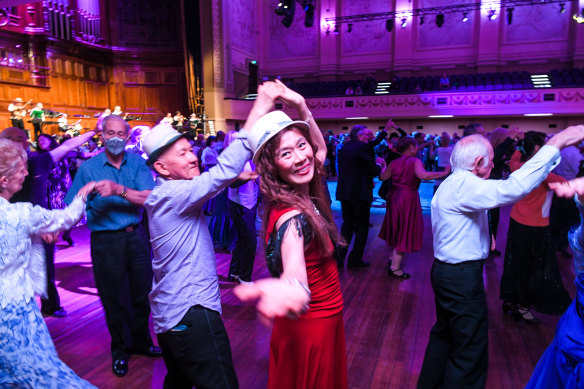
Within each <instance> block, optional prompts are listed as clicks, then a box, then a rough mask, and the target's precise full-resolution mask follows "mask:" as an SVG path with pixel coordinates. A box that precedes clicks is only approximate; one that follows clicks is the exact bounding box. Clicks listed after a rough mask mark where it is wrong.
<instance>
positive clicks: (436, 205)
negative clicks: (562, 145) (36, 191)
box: [432, 146, 560, 264]
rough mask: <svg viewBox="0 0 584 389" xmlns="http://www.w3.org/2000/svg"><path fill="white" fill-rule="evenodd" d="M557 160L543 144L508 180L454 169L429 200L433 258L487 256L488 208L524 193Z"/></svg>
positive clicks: (448, 260)
mask: <svg viewBox="0 0 584 389" xmlns="http://www.w3.org/2000/svg"><path fill="white" fill-rule="evenodd" d="M559 161H560V151H559V150H558V149H557V148H556V147H553V146H544V147H542V148H541V150H540V151H539V152H538V153H537V154H536V155H534V156H533V157H532V158H531V159H530V160H529V161H527V162H526V163H525V164H524V165H523V166H522V167H521V168H520V169H519V170H516V171H515V172H513V174H511V175H510V176H509V178H508V179H507V180H483V179H481V178H479V177H477V176H476V175H474V174H473V173H471V172H470V171H468V170H460V169H457V170H455V171H454V173H453V174H451V175H450V176H449V177H448V178H447V179H446V180H444V182H443V183H442V185H440V186H439V187H438V190H437V191H436V194H435V195H434V198H433V199H432V234H433V235H434V257H436V259H438V260H440V261H442V262H446V263H451V264H457V263H461V262H465V261H475V260H481V259H485V258H487V256H488V254H489V247H490V244H491V239H490V236H489V223H488V217H487V210H489V209H492V208H496V207H500V206H504V205H508V204H512V203H514V202H516V201H518V200H520V199H521V198H523V197H524V196H526V195H527V194H528V193H529V192H531V191H532V190H533V189H535V188H536V187H537V186H538V185H539V184H540V183H541V182H542V181H543V180H544V179H545V178H546V177H547V175H548V174H549V172H550V171H551V170H552V169H553V168H554V167H555V166H556V165H557V164H558V163H559Z"/></svg>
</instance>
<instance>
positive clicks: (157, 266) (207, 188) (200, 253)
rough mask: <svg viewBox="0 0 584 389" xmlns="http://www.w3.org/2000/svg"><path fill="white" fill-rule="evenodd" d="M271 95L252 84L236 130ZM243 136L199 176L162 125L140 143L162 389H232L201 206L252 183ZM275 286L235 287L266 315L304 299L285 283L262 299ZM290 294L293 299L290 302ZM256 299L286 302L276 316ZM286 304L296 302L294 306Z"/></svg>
mask: <svg viewBox="0 0 584 389" xmlns="http://www.w3.org/2000/svg"><path fill="white" fill-rule="evenodd" d="M277 91H278V87H277V86H276V84H275V83H273V82H268V83H264V84H263V85H262V86H260V88H259V89H258V98H257V99H256V101H255V103H254V106H253V108H252V111H251V112H250V114H249V116H248V119H247V121H246V124H245V126H244V128H251V127H252V126H253V124H254V123H255V122H256V121H257V119H259V118H260V117H261V116H263V115H264V114H266V113H268V112H269V111H270V110H271V108H272V107H273V105H274V100H275V98H277ZM248 135H250V134H248V132H247V131H245V130H242V131H240V134H239V137H238V139H236V140H235V141H234V142H232V143H231V144H230V145H229V147H227V148H226V149H225V150H224V151H223V152H222V153H221V155H220V156H219V158H218V159H217V165H216V166H215V167H213V168H211V169H209V171H207V172H204V173H201V172H200V170H199V165H198V160H197V157H196V156H195V154H193V150H192V147H191V145H190V143H189V142H188V141H187V140H186V139H185V138H183V137H182V135H181V134H180V133H178V132H177V131H175V130H174V129H173V128H172V127H170V126H167V125H164V124H162V125H158V126H156V127H154V128H153V129H152V131H151V132H150V134H149V135H148V136H147V137H146V138H145V140H144V143H143V146H144V149H145V151H146V152H147V153H148V155H149V159H148V164H149V165H150V166H151V167H152V168H153V169H154V170H155V171H156V172H157V173H158V174H159V177H158V178H157V180H156V186H155V188H154V189H153V190H152V193H151V194H150V196H149V197H148V198H147V200H146V202H145V203H144V207H145V208H146V211H147V213H148V219H149V228H150V236H151V244H152V250H153V256H154V258H153V261H152V269H153V273H154V280H153V285H152V292H151V293H150V304H151V308H152V319H153V322H154V331H155V332H156V334H157V336H158V341H159V344H160V346H161V347H162V353H163V358H164V362H165V364H166V367H167V370H168V374H167V375H166V377H165V380H164V387H165V388H167V387H168V388H170V387H172V388H174V387H192V386H196V387H197V388H198V389H203V388H213V389H218V388H236V387H238V383H237V377H236V374H235V370H234V368H233V361H232V358H231V348H230V345H229V339H228V337H227V332H226V331H225V327H224V325H223V321H222V319H221V316H220V314H221V300H220V294H219V285H218V280H217V267H216V263H215V253H214V251H213V242H212V241H211V237H210V235H209V230H208V228H207V225H206V223H205V217H204V214H203V210H202V207H203V204H205V202H206V201H207V200H208V199H209V198H211V197H213V196H215V195H217V194H218V193H219V192H220V191H221V190H223V189H224V188H225V187H226V186H227V185H228V184H230V183H231V182H232V181H233V180H234V179H236V178H237V177H238V176H239V178H240V179H246V178H253V177H251V176H250V177H245V175H246V173H241V172H242V170H243V166H244V164H245V162H246V161H247V160H249V159H250V158H251V157H252V150H251V148H250V143H248V140H247V138H248ZM252 135H253V134H252ZM250 136H251V135H250ZM257 138H258V137H257V136H256V137H255V138H254V139H257ZM240 173H241V174H240ZM247 174H248V175H249V174H253V173H251V172H247ZM278 281H279V280H270V281H267V282H262V281H260V282H258V283H257V284H256V285H254V286H244V289H242V292H243V295H247V297H248V298H246V300H249V295H250V294H252V295H254V296H253V298H260V305H258V310H260V313H261V314H263V315H264V316H266V317H273V316H275V315H277V314H279V315H281V314H282V313H283V314H286V313H287V312H288V311H289V310H290V311H291V312H292V313H294V312H297V311H300V310H301V309H295V308H294V307H302V306H303V305H305V304H306V303H307V298H308V299H309V297H307V295H306V292H305V291H304V289H303V288H302V287H298V286H294V284H293V283H286V284H285V285H283V286H282V285H280V286H282V287H281V288H278V290H275V289H271V290H270V292H269V293H268V292H266V293H262V290H261V289H262V287H263V286H264V285H271V286H274V283H275V282H278ZM287 288H289V289H287ZM282 292H284V293H282ZM298 293H299V297H300V298H299V299H295V296H296V297H297V294H298ZM262 294H263V296H262ZM238 295H239V294H238ZM293 295H294V296H293ZM239 296H240V297H241V296H242V295H239ZM263 297H266V299H270V300H271V301H274V300H276V299H279V298H280V297H282V298H283V299H284V298H288V300H287V301H286V303H282V302H283V300H282V299H279V300H278V301H277V303H278V307H279V308H281V310H280V312H279V313H278V312H276V311H277V310H276V311H274V310H272V311H271V312H268V313H266V310H265V309H263V310H262V307H264V308H265V305H266V304H265V303H264V300H265V299H264V298H263ZM292 300H293V301H292ZM294 301H299V302H300V303H299V304H296V305H295V304H294ZM268 311H269V309H268Z"/></svg>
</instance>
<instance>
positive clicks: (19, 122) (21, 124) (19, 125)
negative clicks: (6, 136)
mask: <svg viewBox="0 0 584 389" xmlns="http://www.w3.org/2000/svg"><path fill="white" fill-rule="evenodd" d="M10 121H11V122H12V127H17V128H20V129H21V130H24V120H22V119H10Z"/></svg>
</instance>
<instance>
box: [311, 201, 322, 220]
mask: <svg viewBox="0 0 584 389" xmlns="http://www.w3.org/2000/svg"><path fill="white" fill-rule="evenodd" d="M311 203H312V208H314V213H316V215H317V216H320V212H319V211H318V208H316V205H315V204H314V203H313V202H312V201H311Z"/></svg>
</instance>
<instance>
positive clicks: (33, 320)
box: [0, 139, 94, 388]
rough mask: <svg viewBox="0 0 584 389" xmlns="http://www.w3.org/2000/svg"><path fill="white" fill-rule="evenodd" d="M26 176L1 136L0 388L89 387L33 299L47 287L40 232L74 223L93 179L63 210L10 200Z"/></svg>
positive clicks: (17, 151)
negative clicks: (67, 360) (65, 359)
mask: <svg viewBox="0 0 584 389" xmlns="http://www.w3.org/2000/svg"><path fill="white" fill-rule="evenodd" d="M27 175H28V171H27V166H26V152H25V151H24V149H23V148H22V147H21V146H20V145H19V144H17V143H15V142H12V141H10V140H7V139H0V215H2V217H1V218H0V350H2V351H1V352H0V387H16V388H21V387H26V388H29V387H30V388H94V386H93V385H91V384H90V383H88V382H87V381H85V380H83V379H81V378H79V377H78V376H77V374H75V372H73V370H71V369H70V368H69V367H68V366H67V365H65V363H64V362H63V361H61V360H60V359H59V356H58V355H57V351H56V350H55V346H54V345H53V341H52V339H51V335H50V334H49V330H48V329H47V326H46V324H45V322H44V320H43V317H42V315H41V312H40V310H39V307H38V305H37V303H36V301H35V298H34V296H35V294H40V295H43V294H46V287H47V281H46V271H45V266H46V265H45V259H44V251H43V247H42V244H41V235H44V234H53V233H57V232H61V231H65V230H67V229H69V228H71V227H72V226H73V225H74V224H75V223H77V221H78V220H79V219H80V218H81V216H82V215H83V212H84V210H85V200H86V197H87V195H88V194H89V193H90V192H91V191H92V190H93V186H94V183H90V184H88V185H86V186H84V187H83V188H81V190H80V191H79V193H78V195H77V196H76V198H75V200H74V201H73V203H72V204H71V205H70V206H69V207H67V208H66V209H63V210H52V211H50V210H47V209H44V208H42V207H39V206H33V205H32V204H30V203H14V204H11V203H10V202H9V200H10V198H11V197H12V195H14V194H15V193H16V192H18V191H19V190H20V189H21V188H22V184H23V182H24V179H25V177H26V176H27Z"/></svg>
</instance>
